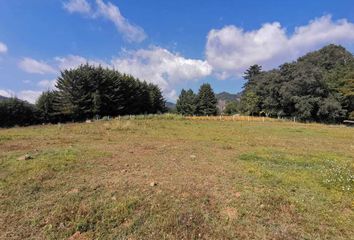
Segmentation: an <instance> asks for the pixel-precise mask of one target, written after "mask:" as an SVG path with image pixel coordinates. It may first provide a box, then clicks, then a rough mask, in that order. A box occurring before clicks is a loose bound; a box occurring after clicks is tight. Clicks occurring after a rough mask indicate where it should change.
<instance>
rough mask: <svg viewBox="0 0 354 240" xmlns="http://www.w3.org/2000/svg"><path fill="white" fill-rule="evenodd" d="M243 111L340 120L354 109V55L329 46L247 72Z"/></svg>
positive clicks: (255, 113) (257, 113)
mask: <svg viewBox="0 0 354 240" xmlns="http://www.w3.org/2000/svg"><path fill="white" fill-rule="evenodd" d="M245 79H246V80H247V82H246V84H245V86H244V93H243V96H242V98H241V110H242V111H243V112H244V113H247V114H251V115H260V114H262V113H265V115H267V116H272V117H296V118H297V119H300V120H302V121H319V122H340V121H342V120H343V119H345V118H346V117H349V113H350V112H352V111H353V110H354V97H353V96H354V84H353V82H354V80H353V79H354V58H353V55H352V54H351V53H349V52H347V51H346V50H345V49H344V48H343V47H340V46H335V45H329V46H327V47H324V48H322V49H321V50H319V51H315V52H312V53H309V54H307V55H305V56H303V57H301V58H299V59H298V60H297V61H296V62H293V63H285V64H283V65H281V66H280V68H279V69H274V70H271V71H263V72H262V71H261V68H260V67H259V66H258V65H254V66H251V67H250V68H249V69H248V70H247V71H246V73H245Z"/></svg>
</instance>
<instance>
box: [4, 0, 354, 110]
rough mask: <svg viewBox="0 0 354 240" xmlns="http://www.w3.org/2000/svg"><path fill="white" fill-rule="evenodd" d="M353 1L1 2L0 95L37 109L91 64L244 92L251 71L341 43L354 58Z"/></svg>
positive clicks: (168, 83) (172, 97)
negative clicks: (68, 75) (62, 77)
mask: <svg viewBox="0 0 354 240" xmlns="http://www.w3.org/2000/svg"><path fill="white" fill-rule="evenodd" d="M353 13H354V2H353V1H352V0H337V1H333V0H312V1H309V0H306V1H305V0H281V1H280V0H267V1H264V0H248V1H246V0H244V1H241V0H222V1H221V0H214V1H211V0H192V1H191V0H178V1H177V0H174V1H172V0H169V1H166V0H154V1H147V0H109V1H108V0H13V1H10V0H0V95H2V96H7V97H11V96H16V97H18V98H20V99H23V100H26V101H29V102H32V103H34V102H35V101H36V99H37V98H38V96H39V95H40V94H41V92H43V91H47V90H53V89H55V82H56V79H57V77H58V76H59V74H60V71H61V70H63V69H72V68H75V67H77V66H79V65H80V64H84V63H90V64H93V65H102V66H104V67H108V68H114V69H117V70H118V71H120V72H123V73H128V74H132V75H133V76H135V77H137V78H139V79H141V80H145V81H147V82H152V83H155V84H157V85H159V87H160V88H161V89H162V91H163V94H164V96H165V98H166V99H167V100H168V101H172V102H175V101H176V99H177V97H178V95H179V93H180V91H181V89H182V88H185V89H187V88H191V89H193V90H194V91H198V88H199V86H200V85H201V84H202V83H205V82H207V83H210V84H211V85H212V87H213V89H214V91H215V92H222V91H227V92H230V93H237V92H239V91H241V90H242V86H243V84H244V80H243V78H242V75H243V72H244V71H245V70H246V69H247V68H248V67H249V66H251V65H253V64H260V65H262V66H263V69H264V70H268V69H272V68H276V67H278V66H279V65H280V64H282V63H284V62H289V61H294V60H296V59H297V58H298V57H300V56H302V55H303V54H305V53H307V52H309V51H313V50H317V49H319V48H321V47H323V46H325V45H327V44H330V43H334V44H340V45H342V46H344V47H346V48H347V49H348V50H349V51H351V52H352V53H353V52H354V14H353Z"/></svg>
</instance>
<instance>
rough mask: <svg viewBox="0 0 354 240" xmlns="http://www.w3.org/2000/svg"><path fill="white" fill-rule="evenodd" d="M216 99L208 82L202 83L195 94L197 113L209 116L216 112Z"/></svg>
mask: <svg viewBox="0 0 354 240" xmlns="http://www.w3.org/2000/svg"><path fill="white" fill-rule="evenodd" d="M216 104H217V100H216V97H215V94H214V91H213V89H212V88H211V86H210V84H208V83H204V84H203V85H202V86H201V87H200V89H199V92H198V95H197V105H196V106H197V108H196V112H197V114H198V115H202V116H209V115H216V114H217V107H216Z"/></svg>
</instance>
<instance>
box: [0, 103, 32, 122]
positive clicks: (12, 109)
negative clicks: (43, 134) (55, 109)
mask: <svg viewBox="0 0 354 240" xmlns="http://www.w3.org/2000/svg"><path fill="white" fill-rule="evenodd" d="M36 123H39V118H38V112H37V109H36V108H35V106H34V105H32V104H30V103H28V102H26V101H22V100H20V99H17V98H9V99H5V100H2V101H0V127H12V126H15V125H19V126H27V125H31V124H36Z"/></svg>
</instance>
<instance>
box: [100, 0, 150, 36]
mask: <svg viewBox="0 0 354 240" xmlns="http://www.w3.org/2000/svg"><path fill="white" fill-rule="evenodd" d="M96 3H97V6H98V15H100V16H103V17H105V18H106V19H108V20H110V21H112V22H113V23H114V25H115V26H116V27H117V30H118V31H119V32H121V33H122V34H123V35H124V37H125V38H126V39H127V40H128V41H130V42H142V41H143V40H144V39H145V38H146V34H145V32H144V30H143V29H142V28H141V27H139V26H136V25H132V24H131V23H129V21H128V20H127V19H126V18H125V17H123V15H122V14H121V12H120V10H119V8H118V7H117V6H116V5H114V4H112V3H111V2H108V3H107V4H106V3H104V2H103V1H102V0H96Z"/></svg>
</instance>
